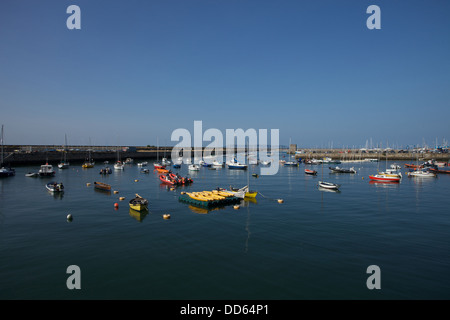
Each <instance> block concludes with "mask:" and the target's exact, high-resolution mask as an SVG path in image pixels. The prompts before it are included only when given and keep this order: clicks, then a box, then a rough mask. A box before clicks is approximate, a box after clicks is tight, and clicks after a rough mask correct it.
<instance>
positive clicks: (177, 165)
mask: <svg viewBox="0 0 450 320" xmlns="http://www.w3.org/2000/svg"><path fill="white" fill-rule="evenodd" d="M172 168H174V169H179V168H181V164H179V163H174V164H173V166H172Z"/></svg>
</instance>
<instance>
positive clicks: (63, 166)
mask: <svg viewBox="0 0 450 320" xmlns="http://www.w3.org/2000/svg"><path fill="white" fill-rule="evenodd" d="M64 141H65V145H64V151H63V153H64V157H63V159H62V160H61V162H60V163H58V168H59V169H68V168H69V162H67V150H66V149H67V135H64Z"/></svg>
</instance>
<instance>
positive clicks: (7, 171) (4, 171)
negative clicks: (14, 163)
mask: <svg viewBox="0 0 450 320" xmlns="http://www.w3.org/2000/svg"><path fill="white" fill-rule="evenodd" d="M14 175H16V170H14V169H12V168H10V167H8V168H5V167H1V168H0V177H11V176H14Z"/></svg>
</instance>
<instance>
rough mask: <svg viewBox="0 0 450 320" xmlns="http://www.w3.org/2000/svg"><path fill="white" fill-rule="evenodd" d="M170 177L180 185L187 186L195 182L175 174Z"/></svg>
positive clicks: (170, 174)
mask: <svg viewBox="0 0 450 320" xmlns="http://www.w3.org/2000/svg"><path fill="white" fill-rule="evenodd" d="M169 176H170V178H171V179H172V180H174V181H176V182H177V183H179V184H187V183H192V182H194V180H192V179H191V178H187V177H181V176H179V175H178V174H174V173H172V172H171V173H169Z"/></svg>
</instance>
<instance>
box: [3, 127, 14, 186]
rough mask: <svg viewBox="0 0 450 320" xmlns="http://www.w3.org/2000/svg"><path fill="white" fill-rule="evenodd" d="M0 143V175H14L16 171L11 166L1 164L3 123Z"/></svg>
mask: <svg viewBox="0 0 450 320" xmlns="http://www.w3.org/2000/svg"><path fill="white" fill-rule="evenodd" d="M1 144H2V150H1V158H0V177H11V176H14V175H16V171H15V170H14V169H12V168H11V166H8V167H7V168H5V167H4V166H3V160H4V159H3V125H2V135H1Z"/></svg>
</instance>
